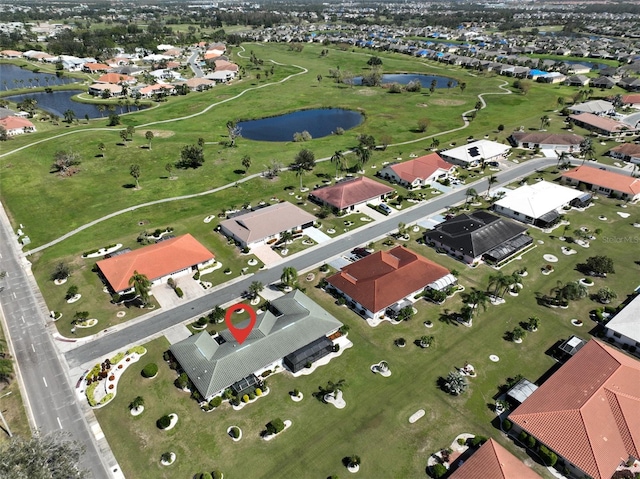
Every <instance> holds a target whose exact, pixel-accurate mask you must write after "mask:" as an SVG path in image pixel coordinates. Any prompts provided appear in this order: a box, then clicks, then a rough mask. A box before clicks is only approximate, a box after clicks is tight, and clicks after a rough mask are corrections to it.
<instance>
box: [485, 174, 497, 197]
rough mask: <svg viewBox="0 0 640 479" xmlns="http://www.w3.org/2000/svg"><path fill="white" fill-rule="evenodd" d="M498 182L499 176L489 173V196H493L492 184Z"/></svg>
mask: <svg viewBox="0 0 640 479" xmlns="http://www.w3.org/2000/svg"><path fill="white" fill-rule="evenodd" d="M497 182H498V178H497V177H496V175H489V176H487V183H488V186H487V197H490V196H491V185H495V184H496V183H497Z"/></svg>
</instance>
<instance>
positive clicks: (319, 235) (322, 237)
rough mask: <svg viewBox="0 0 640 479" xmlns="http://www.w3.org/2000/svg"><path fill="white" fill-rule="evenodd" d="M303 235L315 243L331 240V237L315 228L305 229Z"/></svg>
mask: <svg viewBox="0 0 640 479" xmlns="http://www.w3.org/2000/svg"><path fill="white" fill-rule="evenodd" d="M304 233H305V234H306V235H307V236H308V237H309V238H311V239H312V240H313V241H315V242H316V243H324V242H325V241H329V240H330V239H331V236H328V235H326V234H324V233H323V232H322V231H320V230H319V229H318V228H316V227H315V226H312V227H311V228H307V229H305V230H304Z"/></svg>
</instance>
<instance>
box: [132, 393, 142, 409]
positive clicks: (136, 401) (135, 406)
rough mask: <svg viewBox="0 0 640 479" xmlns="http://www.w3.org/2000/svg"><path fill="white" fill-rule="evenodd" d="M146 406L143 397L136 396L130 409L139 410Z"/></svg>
mask: <svg viewBox="0 0 640 479" xmlns="http://www.w3.org/2000/svg"><path fill="white" fill-rule="evenodd" d="M141 406H144V398H143V397H142V396H136V397H135V398H134V400H133V401H131V402H130V403H129V409H139V408H140V407H141Z"/></svg>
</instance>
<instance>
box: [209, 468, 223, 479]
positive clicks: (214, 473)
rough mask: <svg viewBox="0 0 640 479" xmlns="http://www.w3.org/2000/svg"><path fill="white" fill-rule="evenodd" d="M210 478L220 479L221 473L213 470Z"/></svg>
mask: <svg viewBox="0 0 640 479" xmlns="http://www.w3.org/2000/svg"><path fill="white" fill-rule="evenodd" d="M211 477H212V479H222V472H220V471H218V470H215V471H213V474H212V476H211Z"/></svg>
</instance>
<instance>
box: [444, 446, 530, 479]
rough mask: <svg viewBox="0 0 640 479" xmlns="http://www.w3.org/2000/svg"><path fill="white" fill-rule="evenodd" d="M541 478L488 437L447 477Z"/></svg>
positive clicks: (463, 478)
mask: <svg viewBox="0 0 640 479" xmlns="http://www.w3.org/2000/svg"><path fill="white" fill-rule="evenodd" d="M478 478H482V479H541V477H540V476H539V475H538V474H537V473H536V472H535V471H534V470H533V469H531V468H530V467H529V466H527V465H525V464H524V463H523V462H522V461H521V460H520V459H518V458H517V457H516V456H514V455H513V454H511V453H510V452H509V451H507V450H506V449H505V448H504V447H503V446H502V445H500V444H499V443H498V442H497V441H495V440H494V439H489V440H488V441H487V442H485V443H484V444H483V445H482V446H480V447H479V448H478V449H477V450H476V451H474V452H473V454H472V455H471V457H469V458H468V459H466V460H465V461H464V462H463V463H462V465H461V466H459V467H458V468H457V469H455V470H454V471H453V472H452V473H451V474H450V475H449V479H478Z"/></svg>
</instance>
